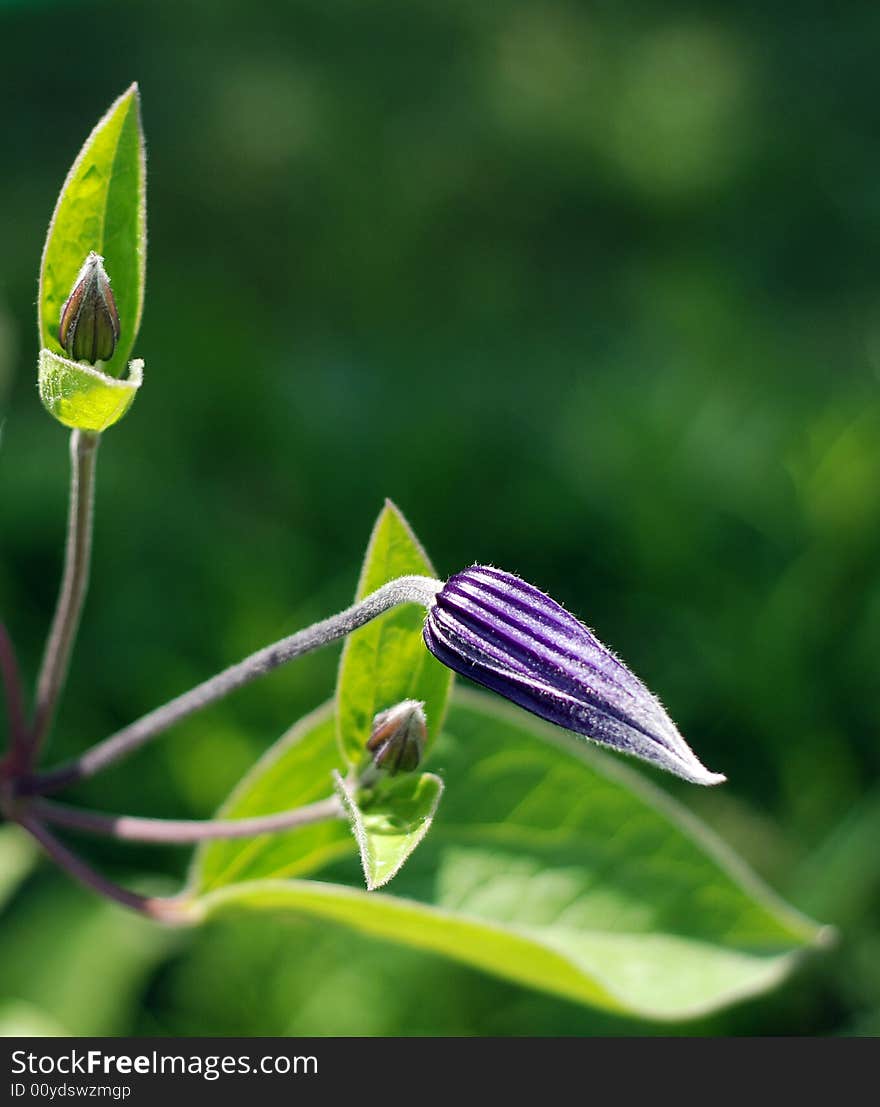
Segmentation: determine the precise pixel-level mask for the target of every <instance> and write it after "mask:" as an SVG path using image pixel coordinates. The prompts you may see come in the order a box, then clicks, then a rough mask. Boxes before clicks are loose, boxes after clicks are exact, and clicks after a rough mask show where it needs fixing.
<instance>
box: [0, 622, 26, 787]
mask: <svg viewBox="0 0 880 1107" xmlns="http://www.w3.org/2000/svg"><path fill="white" fill-rule="evenodd" d="M0 677H2V681H3V690H4V693H5V698H6V717H7V719H8V721H9V758H8V760H7V762H6V766H5V771H6V773H7V775H9V776H10V777H11V776H14V775H16V774H18V773H20V772H22V771H23V770H24V769H25V767H26V765H27V757H28V737H27V722H26V720H25V714H24V697H23V694H22V687H21V675H20V673H19V670H18V661H17V659H16V656H15V647H14V646H13V644H12V639H11V638H10V636H9V631H8V630H7V629H6V625H5V623H2V622H0Z"/></svg>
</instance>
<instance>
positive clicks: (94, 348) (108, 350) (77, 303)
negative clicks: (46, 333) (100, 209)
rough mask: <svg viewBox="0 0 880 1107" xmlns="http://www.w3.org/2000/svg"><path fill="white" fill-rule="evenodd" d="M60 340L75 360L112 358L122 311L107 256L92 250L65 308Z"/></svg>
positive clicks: (60, 325)
mask: <svg viewBox="0 0 880 1107" xmlns="http://www.w3.org/2000/svg"><path fill="white" fill-rule="evenodd" d="M58 341H59V342H60V343H61V345H62V347H63V348H64V349H65V350H66V351H67V353H68V355H69V356H70V357H71V358H72V359H73V360H74V361H88V362H91V364H92V365H94V363H95V362H96V361H109V360H110V358H111V357H113V351H114V350H115V349H116V343H117V342H118V341H119V313H118V312H117V310H116V301H115V300H114V299H113V293H112V292H111V291H110V278H109V277H108V276H107V273H106V271H105V269H104V259H103V258H102V257H100V256H99V255H98V254H96V253H94V252H92V253H91V254H89V256H88V257H87V258H86V260H85V261H84V262H83V267H82V269H80V271H79V276H78V277H77V278H76V282H75V284H74V286H73V288H72V289H71V292H70V295H69V296H68V297H67V300H66V301H65V303H64V307H62V309H61V318H60V320H59V324H58Z"/></svg>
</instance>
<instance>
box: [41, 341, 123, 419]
mask: <svg viewBox="0 0 880 1107" xmlns="http://www.w3.org/2000/svg"><path fill="white" fill-rule="evenodd" d="M143 379H144V363H143V361H141V360H140V358H135V360H134V361H132V362H130V364H129V372H128V376H127V377H126V378H125V379H124V380H117V379H116V377H109V376H107V374H106V373H102V372H101V371H100V370H99V369H95V368H94V367H93V366H91V365H84V364H83V363H82V362H80V361H69V360H68V359H67V358H66V357H61V356H60V355H59V354H55V353H53V352H52V351H51V350H41V351H40V370H39V386H40V399H41V400H42V401H43V407H45V409H46V410H47V411H48V412H49V414H50V415H54V416H55V418H56V419H57V420H58V421H59V423H63V424H64V426H65V427H75V428H76V429H77V430H82V431H93V432H95V433H100V432H101V431H105V430H107V428H108V427H112V426H113V424H114V423H118V422H119V420H120V419H121V418H122V416H123V415H125V413H126V412H127V411H128V409H129V408H130V407H131V405H132V403H133V401H134V398H135V395H136V394H137V390H138V389H139V388H140V386H141V383H142V382H143Z"/></svg>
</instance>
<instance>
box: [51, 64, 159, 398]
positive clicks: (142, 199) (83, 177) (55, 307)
mask: <svg viewBox="0 0 880 1107" xmlns="http://www.w3.org/2000/svg"><path fill="white" fill-rule="evenodd" d="M146 243H147V236H146V163H145V160H144V139H143V132H142V130H141V121H140V100H139V96H138V89H137V85H132V86H131V88H129V89H127V90H126V91H125V92H124V93H123V94H122V96H120V97H119V99H118V100H116V101H115V102H114V103H113V104H112V105H111V107H110V110H109V111H108V112H107V114H106V115H105V116H104V117H103V119H101V121H100V122H99V123H98V125H97V126H96V127H95V129H94V130H93V131H92V133H91V134H90V135H89V137H88V138H87V139H86V143H85V145H84V146H83V148H82V150H81V151H80V153H79V156H78V157H77V159H76V161H75V162H74V163H73V166H72V167H71V170H70V172H69V173H68V175H67V180H66V181H65V182H64V186H63V188H62V189H61V194H60V195H59V197H58V203H57V204H56V207H55V213H54V214H53V216H52V221H51V223H50V224H49V231H48V234H47V236H46V245H45V247H44V249H43V263H42V267H41V270H40V292H39V319H40V341H41V345H42V346H44V347H46V348H47V349H48V350H50V351H52V352H53V353H56V354H63V353H64V351H63V349H62V347H61V345H60V343H59V341H58V322H59V317H60V314H61V308H62V306H63V304H64V301H65V300H66V299H67V297H68V295H69V294H70V291H71V288H72V287H73V284H74V281H75V280H76V277H77V274H78V273H79V270H80V267H81V265H82V264H83V262H84V261H85V259H86V257H87V256H88V254H89V252H90V251H92V250H94V251H95V253H97V254H100V255H101V256H102V257H103V258H104V264H105V268H106V270H107V273H108V274H109V276H110V280H111V282H112V288H113V295H114V298H115V300H116V307H117V309H118V311H119V327H120V334H119V341H118V343H117V345H116V350H115V352H114V354H113V357H112V358H110V360H109V361H107V362H106V363H104V366H103V368H104V370H105V371H106V372H107V373H109V374H110V375H111V376H115V377H118V376H121V374H122V372H123V370H124V369H125V366H126V363H127V361H128V356H129V354H130V353H131V350H132V347H133V345H134V341H135V337H136V336H137V332H138V327H139V326H140V321H141V312H142V310H143V304H144V280H145V274H146V258H147V254H146V249H147V246H146Z"/></svg>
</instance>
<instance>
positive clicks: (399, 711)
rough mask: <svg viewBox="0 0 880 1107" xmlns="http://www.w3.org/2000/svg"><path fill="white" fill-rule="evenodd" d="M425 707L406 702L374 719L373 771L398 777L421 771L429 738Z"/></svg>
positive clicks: (370, 748)
mask: <svg viewBox="0 0 880 1107" xmlns="http://www.w3.org/2000/svg"><path fill="white" fill-rule="evenodd" d="M424 707H425V705H424V704H423V703H419V702H418V700H403V701H402V702H401V703H398V704H396V705H395V706H394V707H390V708H389V709H388V710H387V711H380V712H379V714H378V715H377V716H376V717H375V719H373V731H372V733H371V734H370V737H369V740H368V741H367V750H368V751H369V753H370V754H371V755H372V767H373V768H375V769H384V771H385V772H387V773H388V775H389V776H394V775H395V774H396V773H411V772H413V770H414V769H417V768H418V767H419V764H420V763H421V760H422V755H423V753H424V750H425V742H426V741H427V737H428V732H427V727H426V725H425V711H424Z"/></svg>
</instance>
